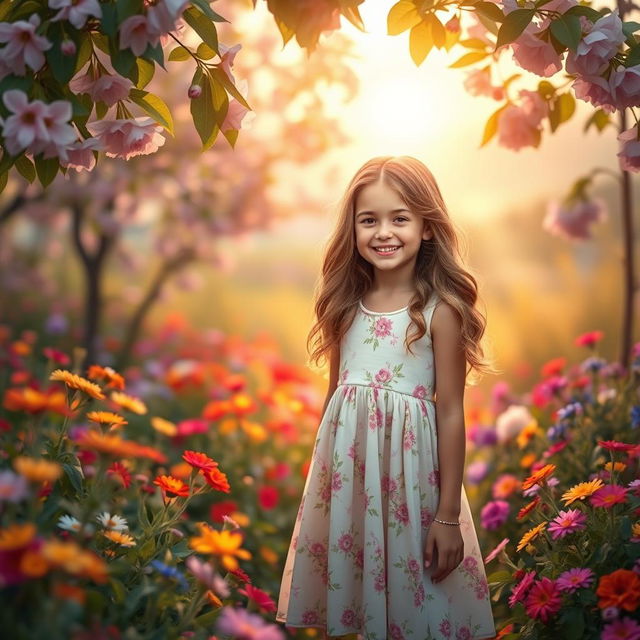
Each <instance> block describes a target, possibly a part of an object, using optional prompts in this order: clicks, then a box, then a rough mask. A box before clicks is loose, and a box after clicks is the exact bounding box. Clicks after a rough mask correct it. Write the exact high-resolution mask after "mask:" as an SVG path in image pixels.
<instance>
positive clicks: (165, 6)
mask: <svg viewBox="0 0 640 640" xmlns="http://www.w3.org/2000/svg"><path fill="white" fill-rule="evenodd" d="M188 4H189V0H159V1H158V2H157V3H156V4H153V5H151V6H150V7H149V8H148V9H147V21H148V28H149V31H150V33H155V34H157V35H165V34H167V33H170V32H171V31H175V29H176V21H177V20H178V18H179V17H180V16H181V15H182V12H183V11H184V10H185V7H186V6H187V5H188Z"/></svg>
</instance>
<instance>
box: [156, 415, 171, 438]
mask: <svg viewBox="0 0 640 640" xmlns="http://www.w3.org/2000/svg"><path fill="white" fill-rule="evenodd" d="M151 426H152V427H153V428H154V429H155V430H156V431H157V432H158V433H162V434H163V435H165V436H169V437H171V436H175V435H176V433H178V427H176V425H175V424H174V423H173V422H170V421H169V420H165V419H164V418H160V417H158V416H154V417H153V418H151Z"/></svg>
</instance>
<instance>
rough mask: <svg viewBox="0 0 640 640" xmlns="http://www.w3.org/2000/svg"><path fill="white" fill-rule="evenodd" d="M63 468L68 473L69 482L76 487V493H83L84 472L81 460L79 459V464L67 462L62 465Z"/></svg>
mask: <svg viewBox="0 0 640 640" xmlns="http://www.w3.org/2000/svg"><path fill="white" fill-rule="evenodd" d="M76 460H77V458H76ZM62 468H63V469H64V472H65V473H66V474H67V477H68V478H69V482H71V486H72V487H73V488H74V489H75V491H76V493H78V494H81V493H82V490H83V487H82V481H83V480H84V474H83V473H82V467H81V466H80V461H79V460H77V464H69V463H67V462H65V463H64V464H63V465H62Z"/></svg>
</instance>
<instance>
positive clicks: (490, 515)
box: [480, 500, 509, 531]
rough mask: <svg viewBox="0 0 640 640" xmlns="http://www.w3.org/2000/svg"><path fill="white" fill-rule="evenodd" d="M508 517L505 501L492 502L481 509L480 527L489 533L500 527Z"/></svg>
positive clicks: (507, 507) (507, 504)
mask: <svg viewBox="0 0 640 640" xmlns="http://www.w3.org/2000/svg"><path fill="white" fill-rule="evenodd" d="M508 517H509V503H508V502H507V501H506V500H492V501H491V502H487V504H485V505H484V507H482V511H481V512H480V518H481V521H482V526H483V527H484V528H485V529H488V530H489V531H491V530H493V529H497V528H498V527H500V526H502V525H503V524H504V523H505V522H506V521H507V518H508Z"/></svg>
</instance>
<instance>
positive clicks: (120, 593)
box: [109, 578, 127, 604]
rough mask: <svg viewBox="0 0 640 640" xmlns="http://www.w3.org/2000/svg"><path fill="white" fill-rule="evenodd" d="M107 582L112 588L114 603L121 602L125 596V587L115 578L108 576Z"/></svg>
mask: <svg viewBox="0 0 640 640" xmlns="http://www.w3.org/2000/svg"><path fill="white" fill-rule="evenodd" d="M109 584H110V585H111V589H112V590H113V595H114V600H115V602H116V604H122V603H123V602H124V601H125V598H126V597H127V590H126V589H125V586H124V585H123V584H122V582H120V580H118V579H117V578H109Z"/></svg>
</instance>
